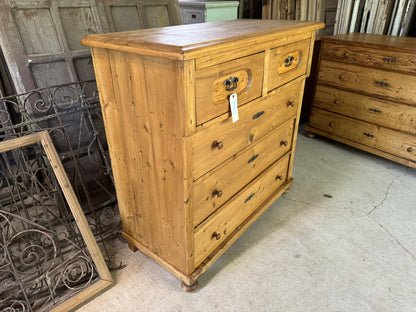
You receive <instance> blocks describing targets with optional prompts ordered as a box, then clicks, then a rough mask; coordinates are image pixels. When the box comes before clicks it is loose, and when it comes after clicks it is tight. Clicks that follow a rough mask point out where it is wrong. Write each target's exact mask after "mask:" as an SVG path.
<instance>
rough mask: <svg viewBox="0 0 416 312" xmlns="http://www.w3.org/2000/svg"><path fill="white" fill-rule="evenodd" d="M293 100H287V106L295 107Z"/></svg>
mask: <svg viewBox="0 0 416 312" xmlns="http://www.w3.org/2000/svg"><path fill="white" fill-rule="evenodd" d="M295 104H296V103H295V101H287V106H292V107H295Z"/></svg>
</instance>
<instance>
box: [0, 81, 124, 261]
mask: <svg viewBox="0 0 416 312" xmlns="http://www.w3.org/2000/svg"><path fill="white" fill-rule="evenodd" d="M41 130H48V132H49V134H50V136H51V139H52V141H53V143H54V145H55V148H56V149H57V151H58V153H59V156H60V158H61V161H62V164H63V166H64V168H65V171H66V172H67V175H68V178H69V179H70V181H71V184H72V187H73V189H74V191H75V193H76V195H77V197H78V200H79V201H80V204H81V207H82V208H83V211H84V214H85V215H86V218H87V220H88V223H89V225H90V227H91V229H92V232H93V234H94V236H95V238H96V240H97V242H98V243H99V245H100V248H101V249H102V251H103V255H104V257H105V259H106V262H107V264H108V266H109V267H110V268H113V266H114V265H113V264H112V262H111V255H110V254H109V253H108V251H107V248H106V243H105V242H106V241H107V240H109V239H114V238H115V237H116V235H117V234H118V233H119V231H120V230H121V222H120V218H119V214H118V209H117V201H116V196H115V189H114V182H113V180H112V175H111V165H110V160H109V156H108V150H107V141H106V137H105V132H104V124H103V120H102V115H101V109H100V103H99V99H98V91H97V86H96V83H95V81H94V80H90V81H83V82H77V83H69V84H63V85H58V86H52V87H47V88H41V89H36V90H33V91H30V92H26V93H22V94H17V95H13V96H8V97H4V98H0V141H3V140H9V139H13V138H16V137H20V136H23V135H27V134H30V133H34V132H38V131H41ZM28 152H29V151H28ZM17 156H18V155H17ZM17 160H19V162H18V163H19V169H21V170H24V169H25V168H29V164H27V163H26V161H27V158H22V159H21V160H20V159H19V158H16V159H15V161H17ZM21 179H30V176H22V177H21ZM9 188H10V186H7V185H2V187H1V189H0V203H1V204H2V205H4V202H3V201H4V200H5V201H6V203H7V201H8V200H9V198H10V194H11V190H10V189H9ZM45 204H46V203H45ZM57 216H60V214H57ZM24 217H25V218H27V219H28V220H31V221H33V220H32V219H31V218H30V215H26V216H24ZM48 228H49V229H50V227H48ZM69 234H70V235H72V234H74V233H72V232H69ZM68 238H69V239H72V236H69V237H68Z"/></svg>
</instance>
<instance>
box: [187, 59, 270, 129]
mask: <svg viewBox="0 0 416 312" xmlns="http://www.w3.org/2000/svg"><path fill="white" fill-rule="evenodd" d="M263 67H264V53H258V54H254V55H251V56H247V57H243V58H240V59H236V60H233V61H230V62H226V63H222V64H218V65H215V66H211V67H208V68H205V69H201V70H197V71H196V73H195V94H196V116H197V124H198V125H199V124H202V123H204V122H206V121H208V120H210V119H213V118H215V117H217V116H219V115H221V114H224V113H226V112H228V111H229V110H230V109H229V97H230V95H231V94H232V93H237V100H238V105H239V106H241V105H243V104H245V103H247V102H249V101H251V100H254V99H255V98H258V97H260V96H261V93H262V83H263Z"/></svg>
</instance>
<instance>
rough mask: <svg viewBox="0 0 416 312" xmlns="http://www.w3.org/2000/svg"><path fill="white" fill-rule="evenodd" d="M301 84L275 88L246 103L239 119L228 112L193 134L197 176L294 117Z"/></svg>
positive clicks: (194, 174)
mask: <svg viewBox="0 0 416 312" xmlns="http://www.w3.org/2000/svg"><path fill="white" fill-rule="evenodd" d="M300 88H301V82H300V81H294V82H293V83H290V84H288V85H285V86H283V87H281V88H279V89H276V91H275V92H274V93H273V94H271V95H270V96H269V97H267V98H266V99H264V100H263V101H260V100H257V101H254V102H252V103H249V104H247V105H245V106H243V107H242V108H241V109H240V111H239V117H240V120H239V121H237V122H236V123H233V122H232V120H231V118H228V117H229V116H228V114H226V116H224V117H223V118H224V119H223V120H222V121H220V122H218V121H217V122H215V123H211V124H210V123H207V124H206V125H204V126H202V127H201V129H200V131H198V132H197V133H196V134H195V135H194V136H192V150H193V159H194V161H193V176H194V179H195V180H196V179H197V178H199V177H200V176H202V175H203V174H204V173H206V172H207V171H209V170H210V169H212V168H215V167H216V166H217V165H219V164H220V163H222V162H223V161H224V160H226V159H228V158H230V157H231V156H233V155H234V154H235V153H236V152H238V151H240V150H241V149H243V148H244V147H246V146H248V145H251V144H253V143H254V142H256V141H257V140H258V139H259V138H261V137H262V136H264V135H265V134H266V133H268V132H269V131H270V130H272V129H274V128H275V127H277V126H279V125H280V124H282V123H283V122H285V121H287V120H289V119H291V118H293V117H294V116H295V115H296V113H297V109H298V107H299V104H300V101H301V99H300V96H299V92H300ZM292 103H293V105H294V106H292ZM276 116H279V118H276ZM215 141H217V142H222V144H223V148H221V149H218V148H213V143H214V142H215Z"/></svg>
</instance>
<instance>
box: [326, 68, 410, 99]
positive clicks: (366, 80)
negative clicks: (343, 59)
mask: <svg viewBox="0 0 416 312" xmlns="http://www.w3.org/2000/svg"><path fill="white" fill-rule="evenodd" d="M318 83H321V84H329V85H332V86H335V87H337V88H343V89H348V90H352V91H358V92H363V93H366V94H369V95H375V96H379V97H385V98H388V99H389V100H396V101H399V102H403V103H406V104H410V105H416V88H415V86H416V76H414V75H407V74H401V73H396V72H387V71H383V70H380V69H374V68H365V67H361V66H356V65H351V64H345V63H336V62H331V61H326V60H322V61H321V66H320V69H319V74H318Z"/></svg>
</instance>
